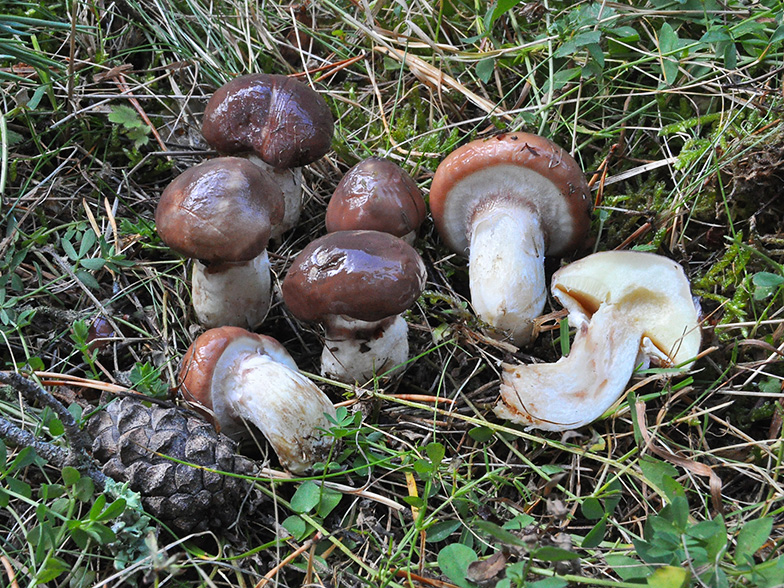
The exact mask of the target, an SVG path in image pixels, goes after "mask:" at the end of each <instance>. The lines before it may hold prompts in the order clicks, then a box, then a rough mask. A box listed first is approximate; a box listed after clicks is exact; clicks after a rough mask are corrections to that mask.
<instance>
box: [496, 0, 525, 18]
mask: <svg viewBox="0 0 784 588" xmlns="http://www.w3.org/2000/svg"><path fill="white" fill-rule="evenodd" d="M520 2H522V0H498V1H497V2H496V4H495V7H494V8H493V15H492V17H491V18H492V20H493V22H495V21H496V20H498V18H499V17H500V16H501V15H502V14H504V13H505V12H508V11H510V10H511V9H512V8H514V7H515V6H517V5H518V4H520Z"/></svg>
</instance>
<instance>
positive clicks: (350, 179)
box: [326, 157, 427, 244]
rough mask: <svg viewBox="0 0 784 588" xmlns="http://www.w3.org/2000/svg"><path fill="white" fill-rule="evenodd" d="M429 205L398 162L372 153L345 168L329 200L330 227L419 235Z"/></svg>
mask: <svg viewBox="0 0 784 588" xmlns="http://www.w3.org/2000/svg"><path fill="white" fill-rule="evenodd" d="M426 214H427V207H426V206H425V200H424V198H423V197H422V192H421V191H420V190H419V188H418V187H417V185H416V182H414V180H413V179H412V178H411V176H410V175H408V174H407V173H406V172H405V170H404V169H403V168H401V167H400V166H399V165H397V164H396V163H394V162H392V161H389V160H388V159H384V158H381V157H369V158H367V159H364V160H362V161H360V162H359V163H358V164H356V165H355V166H354V167H352V168H351V169H350V170H348V171H347V172H346V175H344V176H343V178H342V179H341V180H340V183H339V184H338V186H337V188H335V192H334V193H333V194H332V198H330V200H329V204H327V216H326V224H327V231H328V232H330V233H334V232H335V231H352V230H371V231H381V232H383V233H389V234H391V235H395V236H396V237H400V238H401V239H403V240H405V241H406V242H407V243H408V244H412V243H413V242H414V239H415V238H416V233H417V230H418V229H419V226H420V225H421V224H422V222H423V221H424V220H425V216H426Z"/></svg>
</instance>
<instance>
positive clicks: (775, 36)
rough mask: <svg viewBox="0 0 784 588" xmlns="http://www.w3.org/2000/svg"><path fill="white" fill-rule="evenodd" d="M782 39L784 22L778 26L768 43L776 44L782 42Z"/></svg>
mask: <svg viewBox="0 0 784 588" xmlns="http://www.w3.org/2000/svg"><path fill="white" fill-rule="evenodd" d="M782 40H784V24H783V25H779V26H778V28H777V29H776V30H775V31H773V34H772V35H771V36H770V40H769V41H768V43H770V44H771V45H776V44H778V43H781V41H782Z"/></svg>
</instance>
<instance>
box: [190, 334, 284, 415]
mask: <svg viewBox="0 0 784 588" xmlns="http://www.w3.org/2000/svg"><path fill="white" fill-rule="evenodd" d="M230 348H231V350H232V351H234V352H237V353H242V352H258V353H261V354H264V355H269V356H271V357H272V358H273V359H275V361H278V362H280V363H282V364H284V365H286V366H288V367H290V368H291V369H293V370H296V369H297V365H296V363H294V360H293V359H292V358H291V356H290V355H289V354H288V352H287V351H286V349H285V348H284V347H283V345H281V343H280V342H278V340H277V339H274V338H272V337H267V336H266V335H259V334H257V333H251V332H250V331H246V330H245V329H242V328H240V327H217V328H215V329H209V330H207V331H205V332H204V333H202V334H201V335H199V336H198V337H197V338H196V340H195V341H194V342H193V343H191V346H190V347H188V350H187V351H186V352H185V355H184V356H183V358H182V363H181V364H180V374H179V376H178V378H177V389H178V392H179V394H180V396H181V397H182V398H183V399H185V400H187V401H189V402H193V403H196V404H200V405H201V406H204V407H206V408H207V409H208V410H210V411H212V410H213V398H212V384H213V378H214V376H215V370H216V368H217V369H219V370H220V367H219V366H220V361H221V359H222V358H223V355H224V353H225V352H226V351H227V349H230Z"/></svg>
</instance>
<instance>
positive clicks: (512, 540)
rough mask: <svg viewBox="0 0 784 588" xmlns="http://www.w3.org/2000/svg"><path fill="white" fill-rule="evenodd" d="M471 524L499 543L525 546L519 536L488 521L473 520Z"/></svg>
mask: <svg viewBox="0 0 784 588" xmlns="http://www.w3.org/2000/svg"><path fill="white" fill-rule="evenodd" d="M472 526H473V527H474V529H476V530H477V531H481V532H483V533H486V534H488V535H490V536H491V537H493V538H494V539H496V540H497V541H500V542H501V543H505V544H507V545H515V546H517V547H526V543H525V542H524V541H523V540H522V539H521V538H520V537H518V536H517V535H515V534H514V533H511V532H509V531H507V530H506V529H504V528H503V527H500V526H498V525H496V524H495V523H491V522H490V521H482V520H479V521H475V522H474V523H473V525H472Z"/></svg>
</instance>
